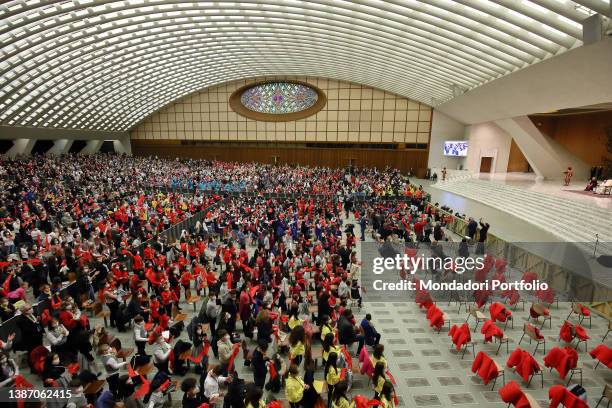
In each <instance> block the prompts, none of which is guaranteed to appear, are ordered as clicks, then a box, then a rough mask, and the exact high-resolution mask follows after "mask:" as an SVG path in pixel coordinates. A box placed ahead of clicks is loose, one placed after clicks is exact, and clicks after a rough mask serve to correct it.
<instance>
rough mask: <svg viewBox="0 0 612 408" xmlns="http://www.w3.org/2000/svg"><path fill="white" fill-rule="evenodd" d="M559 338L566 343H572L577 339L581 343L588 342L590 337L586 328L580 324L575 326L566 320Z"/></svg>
mask: <svg viewBox="0 0 612 408" xmlns="http://www.w3.org/2000/svg"><path fill="white" fill-rule="evenodd" d="M559 338H560V339H561V340H563V341H564V342H566V343H571V342H572V341H573V340H574V339H575V338H577V339H578V341H579V342H580V341H587V340H588V339H589V338H590V337H589V335H588V334H587V332H586V330H585V328H584V327H582V326H581V325H579V324H576V325H574V324H572V323H570V322H568V321H567V320H566V321H564V322H563V325H562V326H561V329H560V330H559ZM577 347H578V346H576V348H577Z"/></svg>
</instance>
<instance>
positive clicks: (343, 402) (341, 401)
mask: <svg viewBox="0 0 612 408" xmlns="http://www.w3.org/2000/svg"><path fill="white" fill-rule="evenodd" d="M347 390H348V383H347V382H346V381H340V382H339V383H338V384H336V386H335V387H334V395H333V399H332V408H355V402H353V401H351V400H350V399H349V397H347V396H346V392H347Z"/></svg>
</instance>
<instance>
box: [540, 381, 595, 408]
mask: <svg viewBox="0 0 612 408" xmlns="http://www.w3.org/2000/svg"><path fill="white" fill-rule="evenodd" d="M548 399H550V405H549V407H550V408H557V407H558V406H559V405H562V406H564V407H565V408H589V404H587V403H586V402H584V401H583V400H581V399H580V398H578V397H577V396H576V395H574V394H573V393H572V392H571V391H569V390H568V389H567V388H565V387H564V386H563V385H553V386H552V387H550V389H549V390H548Z"/></svg>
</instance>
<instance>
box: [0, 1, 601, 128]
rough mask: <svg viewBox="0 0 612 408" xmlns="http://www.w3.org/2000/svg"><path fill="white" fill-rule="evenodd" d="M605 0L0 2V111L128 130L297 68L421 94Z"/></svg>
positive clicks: (515, 65)
mask: <svg viewBox="0 0 612 408" xmlns="http://www.w3.org/2000/svg"><path fill="white" fill-rule="evenodd" d="M595 12H598V13H601V14H604V15H605V14H609V13H610V4H609V0H581V1H577V2H575V1H569V0H529V1H528V0H459V1H450V0H424V1H416V0H393V1H380V0H359V1H338V0H323V1H310V0H309V1H294V0H282V1H281V0H278V1H273V0H267V1H264V0H262V1H247V2H244V1H243V2H228V1H215V2H204V1H202V2H186V1H168V0H163V1H162V0H126V1H97V0H75V1H44V0H31V1H8V2H4V3H3V4H2V5H0V20H1V21H2V24H1V25H0V42H1V43H2V49H1V53H2V58H1V59H0V61H2V62H1V63H0V71H1V73H2V75H1V79H0V123H2V124H3V125H13V126H36V127H54V128H76V129H96V130H111V131H125V130H128V129H130V128H131V127H133V126H134V125H135V124H136V123H138V122H139V121H141V120H142V119H143V118H145V117H147V116H148V115H150V114H151V113H153V112H155V111H156V110H158V109H159V108H161V107H162V106H164V105H166V104H168V103H169V102H171V101H173V100H176V99H178V98H180V97H182V96H185V95H187V94H190V93H192V92H194V91H197V90H201V89H204V88H207V87H210V86H214V85H218V84H220V83H224V82H227V81H232V80H237V79H242V78H247V77H255V76H266V75H306V76H317V77H327V78H334V79H338V80H344V81H352V82H358V83H362V84H365V85H369V86H373V87H376V88H381V89H384V90H387V91H390V92H394V93H396V94H399V95H402V96H405V97H407V98H410V99H413V100H417V101H420V102H423V103H426V104H430V105H436V104H438V103H441V102H443V101H446V100H449V99H450V98H452V97H453V95H455V94H457V93H461V92H464V91H465V90H469V89H472V88H474V87H477V86H479V85H482V84H483V83H486V82H488V81H491V80H493V79H495V78H498V77H500V76H503V75H506V74H508V73H510V72H513V71H515V70H518V69H521V68H524V67H526V66H528V65H530V64H533V63H536V62H538V61H541V60H542V59H545V58H548V57H550V56H553V55H557V54H559V53H562V52H564V51H566V50H568V49H570V48H573V47H576V46H579V45H581V44H582V41H581V39H582V28H581V24H580V21H582V20H584V19H585V18H586V17H588V16H589V15H591V14H593V13H595Z"/></svg>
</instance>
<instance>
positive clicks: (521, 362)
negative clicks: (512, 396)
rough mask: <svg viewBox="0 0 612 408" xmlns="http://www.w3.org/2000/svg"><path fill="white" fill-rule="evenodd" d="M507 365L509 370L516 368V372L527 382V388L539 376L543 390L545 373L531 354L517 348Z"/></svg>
mask: <svg viewBox="0 0 612 408" xmlns="http://www.w3.org/2000/svg"><path fill="white" fill-rule="evenodd" d="M506 365H507V366H508V367H509V368H514V371H515V372H516V373H517V374H518V375H520V376H521V378H522V379H523V380H524V381H527V387H529V384H531V380H532V379H533V377H534V376H536V375H539V376H540V377H541V379H542V388H544V373H543V372H542V369H541V368H540V365H539V364H538V362H537V361H536V360H535V358H533V356H532V355H531V354H529V352H527V351H525V350H523V349H521V348H517V349H516V350H514V351H513V352H512V354H510V357H509V358H508V361H507V362H506Z"/></svg>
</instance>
